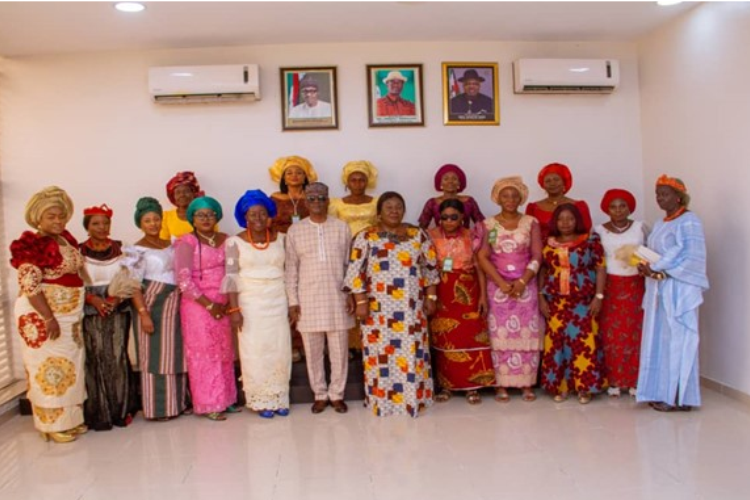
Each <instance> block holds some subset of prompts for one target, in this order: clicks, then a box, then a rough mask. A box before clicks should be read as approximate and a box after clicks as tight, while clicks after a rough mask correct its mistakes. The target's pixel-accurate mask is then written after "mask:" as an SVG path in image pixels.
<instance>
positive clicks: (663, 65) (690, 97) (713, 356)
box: [638, 2, 750, 394]
mask: <svg viewBox="0 0 750 500" xmlns="http://www.w3.org/2000/svg"><path fill="white" fill-rule="evenodd" d="M748 48H750V5H749V4H748V3H746V2H742V3H724V2H716V3H711V2H709V3H704V4H702V5H700V6H698V7H696V8H694V9H692V10H691V11H689V12H687V13H686V14H685V15H683V16H682V17H680V18H678V19H677V20H676V21H674V22H672V23H671V24H669V25H667V26H665V27H663V28H661V29H659V30H658V31H657V32H655V33H653V34H652V35H651V36H649V37H647V38H645V39H643V40H642V41H641V43H640V44H639V50H638V52H639V73H640V89H641V113H642V133H643V155H644V157H643V159H644V177H645V182H646V184H645V186H646V187H645V191H646V193H647V196H648V204H647V215H648V217H647V218H648V219H649V220H653V219H655V218H656V217H659V216H662V215H663V214H662V213H660V212H659V211H658V208H657V207H656V203H655V201H654V199H653V196H650V195H648V193H651V192H653V182H654V181H655V180H656V178H657V177H658V176H659V175H660V174H661V173H669V174H670V175H673V176H677V177H680V178H682V179H683V180H684V181H685V183H686V184H687V186H688V190H689V192H690V193H691V195H692V199H693V201H692V204H691V209H693V210H694V211H695V212H696V213H697V214H698V215H699V216H700V217H701V218H702V219H703V223H704V225H705V230H706V236H707V239H708V275H709V280H710V283H711V290H710V291H709V292H708V293H707V294H706V296H705V304H704V306H703V307H702V309H701V338H702V345H701V375H702V376H704V377H707V378H709V379H712V380H715V381H717V382H720V383H722V384H724V385H727V386H729V387H732V388H734V389H737V390H740V391H742V392H744V393H746V394H750V360H749V359H748V354H749V353H750V336H748V326H747V325H748V322H749V321H750V307H748V291H747V290H748V283H749V282H750V262H749V261H748V245H749V244H750V224H748V221H747V215H746V214H748V213H750V196H748V192H749V190H748V188H750V168H748V167H749V166H750V92H749V91H748V82H750V63H749V62H748V61H750V55H749V54H748Z"/></svg>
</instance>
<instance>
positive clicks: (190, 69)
mask: <svg viewBox="0 0 750 500" xmlns="http://www.w3.org/2000/svg"><path fill="white" fill-rule="evenodd" d="M148 88H149V92H150V93H151V97H153V99H154V101H156V102H159V103H192V102H234V101H255V100H258V99H260V74H259V70H258V65H257V64H232V65H223V66H167V67H161V68H151V69H149V70H148Z"/></svg>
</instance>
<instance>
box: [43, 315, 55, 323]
mask: <svg viewBox="0 0 750 500" xmlns="http://www.w3.org/2000/svg"><path fill="white" fill-rule="evenodd" d="M54 319H55V317H54V316H50V317H49V318H44V324H45V325H46V324H47V323H49V322H50V321H52V320H54Z"/></svg>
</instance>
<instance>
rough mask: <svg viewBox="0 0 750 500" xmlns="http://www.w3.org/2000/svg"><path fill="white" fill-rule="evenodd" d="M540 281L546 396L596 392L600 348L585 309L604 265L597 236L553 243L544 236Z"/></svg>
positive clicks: (595, 325) (599, 387) (592, 320)
mask: <svg viewBox="0 0 750 500" xmlns="http://www.w3.org/2000/svg"><path fill="white" fill-rule="evenodd" d="M542 259H543V262H544V266H546V269H547V270H546V275H545V281H544V284H543V286H542V293H543V294H544V297H545V299H546V300H547V303H548V304H549V318H548V320H547V330H546V333H545V336H544V354H543V355H542V380H541V385H542V387H543V388H544V389H545V390H546V391H547V392H548V393H550V394H552V395H558V394H567V393H569V392H573V391H575V392H578V393H591V394H596V393H598V392H601V390H602V388H603V386H604V380H603V378H604V377H603V376H602V364H603V353H602V349H601V341H600V339H599V324H598V323H597V320H596V318H595V317H594V316H593V315H592V314H591V313H590V312H589V305H590V304H591V301H592V300H593V299H594V295H595V294H596V270H597V268H598V267H603V266H604V265H605V261H604V249H603V248H602V245H601V243H600V241H599V235H597V234H596V233H591V234H590V235H588V234H586V235H581V236H580V237H579V238H578V239H576V240H574V241H571V242H568V243H559V242H558V241H557V240H556V239H555V238H549V239H548V240H547V245H546V246H545V247H544V250H543V252H542Z"/></svg>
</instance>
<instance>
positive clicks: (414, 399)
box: [343, 226, 440, 417]
mask: <svg viewBox="0 0 750 500" xmlns="http://www.w3.org/2000/svg"><path fill="white" fill-rule="evenodd" d="M439 280H440V277H439V275H438V270H437V259H436V254H435V247H434V246H433V244H432V242H431V241H430V239H429V238H428V237H427V235H426V234H425V233H424V231H422V230H420V229H419V228H416V227H412V226H409V227H408V228H407V230H406V236H405V237H404V238H397V237H396V236H394V235H392V234H390V233H388V232H385V231H379V230H378V228H377V227H371V228H368V229H365V230H364V231H361V232H360V233H359V234H358V235H357V237H356V238H354V244H353V247H352V254H351V259H350V262H349V268H348V269H347V273H346V277H345V279H344V288H343V289H344V291H347V292H352V293H366V294H367V296H368V300H369V302H370V314H369V316H368V317H367V319H366V320H365V321H363V322H362V345H363V357H364V366H365V404H366V406H367V407H368V408H370V409H371V410H372V412H373V413H374V414H375V415H378V416H386V415H394V414H406V415H410V416H412V417H416V416H418V414H419V411H420V410H421V409H423V408H426V407H428V406H430V405H431V404H432V393H433V384H432V377H431V373H430V345H429V340H428V332H427V317H426V316H425V314H424V312H423V309H422V306H423V305H424V299H425V294H424V288H425V287H427V286H429V285H436V284H437V283H438V282H439Z"/></svg>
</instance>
